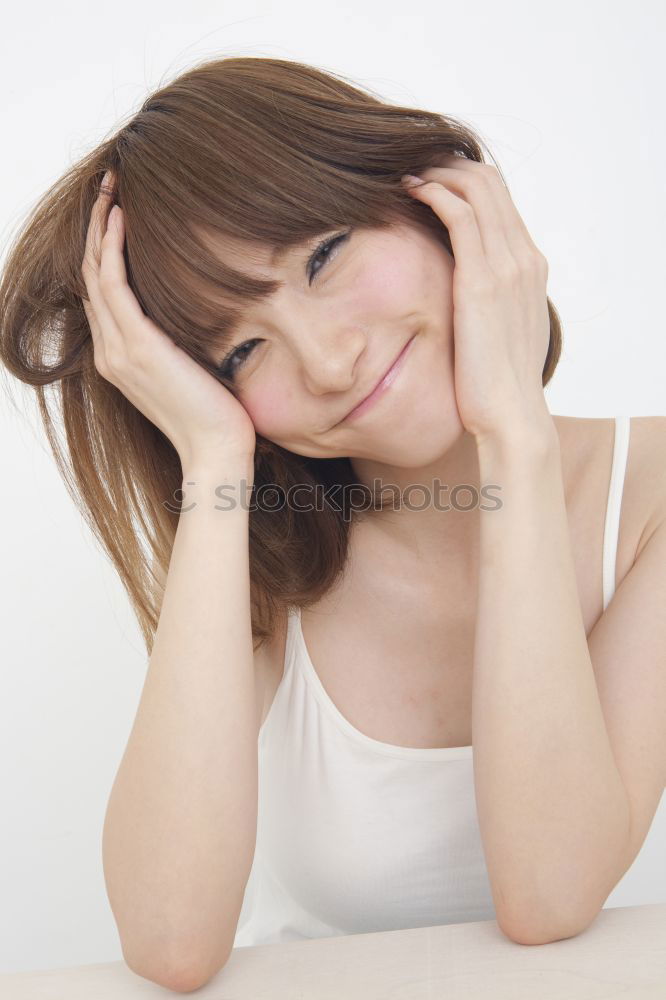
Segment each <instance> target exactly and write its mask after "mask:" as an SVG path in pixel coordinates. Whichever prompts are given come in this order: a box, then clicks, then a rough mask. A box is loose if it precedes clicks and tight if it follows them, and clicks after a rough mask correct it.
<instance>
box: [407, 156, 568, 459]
mask: <svg viewBox="0 0 666 1000" xmlns="http://www.w3.org/2000/svg"><path fill="white" fill-rule="evenodd" d="M442 162H443V163H446V164H447V166H442V167H439V166H438V167H428V168H427V169H426V170H423V171H421V173H420V174H419V177H420V178H422V179H423V181H424V182H425V183H423V184H421V185H418V186H413V187H411V186H408V181H407V180H406V179H405V181H404V186H405V188H406V190H408V191H409V193H410V194H411V195H413V197H415V198H417V199H418V200H419V201H423V202H425V203H426V204H427V205H430V207H431V208H432V209H433V211H434V212H435V213H436V215H437V216H438V217H439V218H440V219H441V221H442V222H443V223H444V225H445V226H446V228H447V229H448V231H449V236H450V239H451V245H452V247H453V253H454V258H455V267H454V272H453V330H454V358H455V360H454V376H455V392H456V401H457V406H458V411H459V413H460V419H461V421H462V423H463V425H464V427H465V428H466V429H467V430H468V431H469V432H470V433H471V434H474V435H475V437H476V438H477V441H479V440H480V439H481V438H483V437H487V436H489V435H490V436H492V435H495V434H501V433H503V432H504V431H505V430H508V429H510V430H514V429H515V428H516V426H517V425H519V426H520V427H524V425H526V424H530V423H532V422H534V421H536V420H543V418H544V416H545V414H548V409H547V406H546V401H545V397H544V394H543V384H542V372H543V366H544V364H545V360H546V354H547V351H548V342H549V336H550V318H549V315H548V304H547V300H546V282H547V278H548V263H547V261H546V258H545V257H544V256H543V254H542V253H541V252H540V251H539V250H538V249H537V247H536V246H535V245H534V243H533V242H532V239H531V237H530V235H529V233H528V231H527V228H526V226H525V224H524V222H523V220H522V219H521V217H520V215H519V214H518V211H517V210H516V207H515V205H514V203H513V201H512V199H511V196H510V195H509V192H508V190H507V188H506V186H505V184H504V183H503V181H502V179H501V177H500V175H499V172H498V171H497V169H496V168H495V167H493V166H490V165H489V164H483V163H477V162H475V161H473V160H467V159H463V158H462V157H460V156H456V155H450V156H446V157H443V158H442ZM408 176H409V175H408Z"/></svg>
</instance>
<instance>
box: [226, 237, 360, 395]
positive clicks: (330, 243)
mask: <svg viewBox="0 0 666 1000" xmlns="http://www.w3.org/2000/svg"><path fill="white" fill-rule="evenodd" d="M349 232H350V231H348V232H346V233H340V234H339V235H338V236H333V237H332V238H331V239H328V240H325V241H324V242H323V243H320V244H319V246H318V247H317V248H316V250H315V251H314V253H313V254H312V256H311V257H310V259H309V260H308V263H307V265H306V269H305V272H306V274H307V277H308V284H312V282H313V280H315V279H316V277H317V275H318V274H319V271H321V270H322V268H321V267H320V268H319V269H318V270H317V271H313V265H314V263H315V261H316V260H317V258H318V257H319V255H320V254H324V252H325V251H328V253H327V254H326V255H325V260H326V261H328V260H329V258H330V251H331V250H332V249H333V247H334V246H337V245H338V244H339V243H343V242H344V241H345V240H346V239H347V237H348V236H349ZM258 343H260V341H259V340H258V339H256V338H255V339H254V340H246V341H245V343H244V344H240V345H239V346H238V347H234V348H233V350H231V351H229V353H228V354H227V356H226V357H225V358H223V360H222V361H221V363H220V365H219V367H218V373H219V374H220V376H221V377H222V378H224V379H226V380H227V381H228V382H232V383H233V381H234V379H235V377H236V374H237V373H238V371H239V370H240V369H241V368H242V367H243V365H244V364H245V362H246V361H247V359H248V358H249V356H250V354H251V353H252V350H250V352H249V353H248V354H247V355H246V356H245V357H244V358H243V360H242V361H241V362H240V364H238V365H237V366H236V368H234V367H233V365H232V362H233V361H235V359H236V357H237V355H239V354H241V353H242V352H243V351H244V350H246V349H247V348H248V347H251V348H252V347H254V345H255V344H258Z"/></svg>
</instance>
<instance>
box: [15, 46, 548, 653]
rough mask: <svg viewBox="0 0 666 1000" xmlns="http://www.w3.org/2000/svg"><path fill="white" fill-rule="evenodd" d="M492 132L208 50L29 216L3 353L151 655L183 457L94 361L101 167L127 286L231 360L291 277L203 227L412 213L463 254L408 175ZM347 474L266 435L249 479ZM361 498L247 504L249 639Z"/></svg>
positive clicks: (321, 78) (477, 152) (306, 594)
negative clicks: (230, 258)
mask: <svg viewBox="0 0 666 1000" xmlns="http://www.w3.org/2000/svg"><path fill="white" fill-rule="evenodd" d="M482 144H483V143H482V140H481V139H480V137H479V136H478V135H477V134H476V133H475V132H474V130H473V129H472V128H471V127H470V126H469V125H468V124H466V123H464V122H462V121H459V120H456V119H454V118H451V117H448V116H446V115H443V114H437V113H434V112H431V111H422V110H419V109H415V108H409V107H400V106H397V105H392V104H386V103H384V102H383V101H382V100H381V99H380V98H379V97H377V96H375V95H373V94H371V93H369V92H364V91H362V90H361V89H359V88H358V87H356V86H355V85H353V84H352V83H350V82H349V81H347V80H346V79H345V78H343V77H341V76H338V75H336V74H332V73H327V72H323V71H321V70H319V69H316V68H313V67H311V66H308V65H304V64H302V63H299V62H292V61H287V60H281V59H266V58H227V59H220V60H213V61H208V62H205V63H203V64H199V65H196V66H194V67H193V68H192V69H190V70H188V71H187V72H185V73H183V74H181V75H180V76H179V77H178V78H177V79H175V80H174V81H173V82H172V83H169V84H167V85H166V86H163V87H161V88H160V89H158V90H156V91H155V92H154V93H152V94H151V95H150V96H149V97H148V98H147V99H146V100H145V101H144V103H143V105H142V106H141V108H140V110H139V111H138V112H137V113H136V114H134V115H132V116H131V118H130V119H129V120H128V121H127V122H126V123H125V124H123V125H122V126H121V127H120V128H118V129H117V130H116V132H115V134H113V135H112V136H111V138H108V139H106V140H105V141H104V142H102V143H101V144H100V145H99V146H98V147H97V148H95V149H94V150H93V151H92V152H91V153H89V154H88V155H86V156H85V157H83V159H81V160H80V161H79V162H78V163H76V164H75V165H74V166H72V167H71V168H70V169H69V170H68V171H67V172H66V173H65V174H64V175H63V177H62V178H61V179H60V180H58V181H57V182H56V183H55V184H54V185H53V186H52V187H51V189H50V190H48V191H47V192H46V193H45V194H44V196H43V197H42V198H41V199H40V201H39V202H38V204H37V205H36V207H35V208H34V209H33V211H32V212H31V213H30V215H29V216H28V218H27V220H26V222H25V224H24V225H23V227H22V229H21V230H20V232H19V234H18V236H17V237H16V238H15V239H14V241H13V242H12V245H11V247H10V251H9V254H8V258H7V262H6V265H5V268H4V273H3V276H2V280H1V283H0V323H1V328H0V331H1V332H0V359H1V360H2V362H3V363H4V365H5V367H6V368H7V369H8V371H9V372H11V374H12V375H14V376H15V377H16V378H17V379H19V380H20V381H21V382H24V383H27V384H28V385H30V386H32V387H33V388H34V389H35V391H36V394H37V400H38V404H39V411H40V416H41V419H42V421H43V424H44V427H45V430H46V434H47V437H48V440H49V443H50V446H51V448H52V451H53V454H54V457H55V460H56V463H57V467H58V469H59V471H60V473H61V475H62V477H63V480H64V482H65V485H66V487H67V489H68V491H69V493H70V495H71V496H72V498H73V500H74V502H75V504H76V505H77V506H78V507H79V509H80V510H81V513H82V515H83V516H84V518H85V519H86V521H87V523H88V524H89V526H90V527H91V529H92V531H93V532H94V534H95V536H96V537H97V538H98V539H99V541H100V542H101V544H102V547H103V548H104V550H105V551H106V553H107V554H108V556H109V557H110V558H111V560H112V561H113V564H114V565H115V567H116V569H117V571H118V573H119V574H120V577H121V579H122V581H123V585H124V586H125V588H126V590H127V592H128V595H129V598H130V601H131V603H132V607H133V610H134V612H135V614H136V615H137V618H138V621H139V625H140V628H141V631H142V634H143V637H144V641H145V643H146V648H147V650H148V653H149V655H150V651H151V650H152V644H153V640H154V635H155V630H156V627H157V622H158V620H159V610H160V608H159V600H158V598H157V596H156V589H155V587H154V581H153V578H152V574H151V570H150V564H151V559H152V558H155V559H156V560H157V561H158V563H159V564H160V566H161V567H162V568H163V570H165V571H166V568H167V567H168V565H169V560H170V555H171V550H172V547H173V542H174V538H175V534H176V528H177V525H178V518H179V516H180V515H179V510H178V506H177V504H176V503H173V498H174V497H175V496H176V495H177V493H178V491H179V490H180V488H181V484H182V469H181V465H180V460H179V456H178V453H177V452H176V450H175V448H174V447H173V445H172V444H171V442H170V441H169V439H168V438H167V437H166V436H165V435H164V434H163V433H162V432H161V431H160V430H159V429H158V428H157V427H156V426H155V425H154V424H153V423H152V422H151V421H149V420H148V419H147V418H146V417H145V416H144V415H143V414H142V413H141V412H140V411H139V410H138V409H137V408H136V407H134V406H133V405H132V404H131V403H130V402H129V401H128V400H127V398H126V397H125V396H124V395H123V394H122V393H121V392H120V391H119V390H118V389H116V388H115V387H114V386H113V385H112V384H111V383H110V382H109V381H107V380H105V379H104V378H103V377H102V376H101V375H100V374H99V373H98V372H97V370H96V368H95V366H94V363H93V343H92V339H91V336H90V330H89V327H88V322H87V319H86V315H85V312H84V309H83V305H82V301H81V300H82V297H86V298H87V291H86V288H85V284H84V282H83V277H82V274H81V264H82V261H83V254H84V246H85V238H86V231H87V228H88V223H89V219H90V212H91V209H92V205H93V202H94V201H95V199H96V197H97V194H98V189H99V184H100V181H101V179H102V176H103V174H104V172H105V171H106V170H107V169H108V168H112V169H113V171H114V173H115V177H116V198H115V200H116V201H117V203H118V204H119V205H120V206H121V207H122V209H123V212H124V221H125V230H126V238H125V264H126V268H127V275H128V282H129V285H130V288H131V289H132V291H133V293H134V295H135V296H136V297H137V299H138V301H139V303H140V305H141V307H142V308H143V310H144V312H145V313H146V314H147V315H148V316H150V317H151V319H152V320H154V322H156V323H157V324H158V325H159V326H160V327H161V329H162V330H163V331H164V332H165V333H166V334H167V335H168V336H169V337H171V338H172V340H173V341H174V342H175V343H177V344H178V345H179V346H180V347H181V348H182V349H183V350H185V351H186V352H187V353H188V354H189V355H190V356H191V357H192V358H194V359H195V360H196V361H198V362H199V363H200V364H202V365H203V366H204V367H205V368H206V369H207V370H208V371H210V372H211V374H214V375H215V376H216V377H218V378H220V375H219V373H217V372H216V371H215V369H214V367H213V364H212V362H211V361H210V354H211V349H212V348H213V347H215V348H216V349H219V348H220V346H222V347H224V337H225V333H226V332H227V331H228V330H229V326H230V324H231V323H232V322H233V321H234V319H235V318H236V317H237V316H238V315H239V314H240V313H241V312H242V309H243V306H244V305H246V304H247V303H248V302H250V301H256V300H258V299H260V298H263V297H265V296H267V295H270V294H271V292H273V291H275V290H276V289H277V287H278V286H279V283H278V282H274V281H262V280H257V279H256V278H251V277H250V276H248V275H246V274H243V273H242V272H239V271H236V270H234V269H232V268H231V267H229V266H227V265H226V264H224V263H223V262H222V261H221V260H220V259H219V256H218V255H216V254H215V252H214V250H213V249H212V248H211V245H210V243H209V242H208V241H207V240H206V234H207V233H212V234H214V235H215V236H216V237H217V238H218V239H219V238H220V237H221V238H222V239H223V238H224V236H225V234H226V235H230V236H231V237H232V238H234V239H240V240H243V241H247V243H248V244H252V243H257V244H263V245H266V244H268V245H270V246H272V247H276V248H278V249H288V248H291V247H294V246H297V245H299V244H302V243H303V242H305V241H306V240H309V239H312V238H313V237H315V236H317V235H318V234H320V233H323V232H330V231H331V230H334V229H336V228H339V227H341V226H347V225H349V226H355V227H375V228H378V229H384V228H387V227H390V226H392V225H393V224H394V223H400V222H403V223H405V222H407V223H409V224H411V225H418V226H423V227H425V229H427V230H429V231H431V232H433V233H434V234H436V235H437V237H438V238H439V239H440V240H441V241H442V243H443V244H444V246H446V248H447V249H448V250H449V252H451V253H452V248H451V243H450V241H449V237H448V232H447V230H446V229H445V227H444V226H442V224H441V222H440V221H439V220H438V219H437V218H436V217H435V215H434V213H433V212H432V210H431V209H430V208H429V207H428V206H427V205H425V204H423V203H420V202H417V201H415V200H414V199H413V198H411V197H410V196H409V195H408V194H406V193H405V192H404V191H403V189H402V186H401V184H400V177H401V176H402V174H404V173H408V172H411V173H414V172H418V170H419V169H424V168H426V167H428V166H434V165H437V163H438V160H439V158H440V157H441V156H442V155H443V154H448V153H458V154H461V155H463V156H466V157H468V158H469V159H472V160H477V161H479V162H487V161H486V160H485V159H484V156H483V153H482ZM491 158H492V154H491ZM493 162H495V161H494V159H493ZM495 165H496V166H497V168H498V170H499V172H500V176H502V174H501V170H500V169H499V166H498V165H497V164H495ZM502 179H503V180H504V178H503V177H502ZM505 183H506V181H505ZM548 310H549V314H550V343H549V348H548V354H547V358H546V362H545V366H544V369H543V375H542V381H543V385H544V386H545V385H546V383H547V382H548V381H549V379H550V378H551V376H552V374H553V372H554V370H555V367H556V365H557V362H558V360H559V356H560V350H561V327H560V321H559V317H558V314H557V312H556V310H555V307H554V306H553V304H552V303H551V301H550V299H548ZM47 387H51V389H52V393H51V394H50V398H49V394H48V393H47V391H46V389H47ZM58 418H60V420H61V422H62V426H63V429H64V441H61V440H59V437H58V428H57V424H58V422H59V421H58ZM354 482H355V479H354V475H353V472H352V468H351V463H350V461H349V459H347V458H334V459H317V458H310V457H303V456H300V455H296V454H293V453H291V452H289V451H286V450H285V449H283V448H280V447H279V446H277V445H275V444H274V443H272V442H270V441H267V440H265V439H262V438H261V437H260V436H259V435H257V448H256V452H255V468H254V483H255V487H256V488H257V489H258V488H259V487H261V486H262V484H268V483H273V484H276V485H277V486H278V487H279V488H281V490H282V491H284V492H283V495H284V494H285V493H286V492H287V491H288V490H289V488H290V487H291V486H295V485H296V484H299V483H300V484H306V486H309V487H310V488H312V489H313V490H314V489H315V488H316V486H317V484H320V489H321V486H323V487H324V488H326V487H330V486H334V485H335V484H338V485H339V486H341V487H342V488H343V490H345V491H347V490H349V487H351V486H352V485H353V484H354ZM344 495H345V496H347V495H348V494H347V493H346V492H345V494H344ZM352 514H353V508H350V507H349V505H348V503H347V502H346V501H345V500H344V499H343V501H342V503H341V504H340V507H339V508H337V507H336V505H331V504H324V506H323V509H317V510H314V511H307V510H306V511H298V512H295V511H294V510H293V509H292V507H291V505H290V504H283V505H282V506H281V509H279V510H269V509H263V508H262V506H261V505H259V506H257V509H256V510H251V511H250V518H249V558H250V575H251V604H252V634H253V644H254V647H255V649H256V648H257V647H258V645H260V644H261V643H262V642H263V641H264V640H265V639H267V638H268V637H269V636H271V635H272V633H273V630H274V627H275V624H276V620H277V615H278V614H279V613H280V612H281V611H282V610H284V609H285V608H286V607H287V606H289V605H295V604H299V605H305V604H308V603H313V602H315V601H316V600H318V599H319V598H320V597H321V596H322V595H323V594H324V593H325V592H326V591H327V590H328V589H329V587H330V586H331V585H332V584H333V583H334V582H335V580H336V578H337V577H338V575H339V574H340V573H341V571H342V569H343V567H344V564H345V559H346V555H347V547H348V541H349V532H350V525H351V523H352V520H353V518H352V516H351V515H352Z"/></svg>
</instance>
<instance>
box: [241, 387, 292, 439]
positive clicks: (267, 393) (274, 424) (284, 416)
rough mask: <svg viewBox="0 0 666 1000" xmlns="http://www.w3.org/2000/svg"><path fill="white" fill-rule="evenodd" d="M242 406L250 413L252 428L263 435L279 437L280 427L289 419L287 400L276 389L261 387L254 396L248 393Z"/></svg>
mask: <svg viewBox="0 0 666 1000" xmlns="http://www.w3.org/2000/svg"><path fill="white" fill-rule="evenodd" d="M243 406H244V407H245V409H246V410H247V412H248V413H249V415H250V419H251V420H252V423H253V424H254V428H255V430H256V431H257V433H258V434H261V435H263V437H269V438H270V437H279V436H280V428H282V427H286V426H287V424H288V421H289V410H290V407H289V400H288V399H286V398H285V396H284V395H283V394H280V393H279V392H278V391H277V390H276V389H270V388H266V389H262V390H261V392H260V393H257V394H256V395H255V396H252V395H248V397H247V398H246V399H244V400H243Z"/></svg>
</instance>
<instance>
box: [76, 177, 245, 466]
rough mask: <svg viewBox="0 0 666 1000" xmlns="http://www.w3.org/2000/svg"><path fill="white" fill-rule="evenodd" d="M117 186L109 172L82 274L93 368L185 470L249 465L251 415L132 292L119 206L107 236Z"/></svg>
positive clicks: (95, 209)
mask: <svg viewBox="0 0 666 1000" xmlns="http://www.w3.org/2000/svg"><path fill="white" fill-rule="evenodd" d="M107 184H108V185H109V187H107ZM112 185H113V177H112V175H111V173H110V172H109V173H108V174H107V175H106V176H105V178H104V180H103V181H102V185H101V187H100V193H99V195H98V197H97V200H96V202H95V204H94V205H93V209H92V212H91V216H90V223H89V225H88V233H87V237H86V249H85V254H84V259H83V264H82V267H81V271H82V274H83V279H84V281H85V284H86V289H87V291H88V296H89V301H88V300H86V299H83V307H84V309H85V312H86V316H87V317H88V323H89V324H90V330H91V334H92V338H93V345H94V360H95V368H96V369H97V371H98V372H99V373H100V375H102V377H103V378H105V379H107V380H108V381H109V382H111V383H112V384H113V385H115V386H116V388H118V389H120V391H121V392H122V393H123V395H125V396H126V397H127V399H129V401H130V402H131V403H132V404H133V405H134V406H136V407H137V409H139V410H140V411H141V412H142V413H143V414H144V416H146V417H147V418H148V420H150V421H152V423H154V424H156V426H157V427H159V429H160V430H161V431H163V433H164V434H166V436H167V437H168V438H169V440H170V441H171V443H172V444H173V446H174V448H175V449H176V451H177V452H178V454H179V456H180V459H181V464H182V465H183V469H186V468H189V467H191V466H192V465H193V464H194V463H196V462H200V461H201V460H203V459H204V458H205V459H206V460H209V461H217V460H218V459H219V458H226V457H228V458H233V459H239V460H248V459H249V460H251V459H252V457H253V455H254V451H255V447H256V434H255V429H254V425H253V423H252V421H251V419H250V416H249V414H248V412H247V410H245V408H244V407H243V406H242V405H241V403H240V402H239V401H238V400H237V399H236V397H235V396H234V395H233V393H231V392H230V391H229V390H228V389H227V388H226V386H224V385H223V384H222V383H221V382H218V381H217V380H216V379H215V377H214V376H213V375H211V374H210V373H209V372H208V371H206V369H205V368H203V367H202V366H201V365H200V364H198V363H197V362H196V361H194V360H193V359H192V358H191V357H190V356H189V355H188V354H186V353H185V351H184V350H182V348H180V347H178V346H177V344H174V342H173V341H172V340H171V339H170V338H169V337H167V335H166V334H165V333H164V331H163V330H161V329H160V328H159V327H158V326H157V325H156V324H155V323H153V321H152V320H151V319H149V317H148V316H146V314H145V313H144V312H143V310H142V308H141V306H140V305H139V302H138V301H137V298H136V296H135V295H134V294H133V292H132V290H131V288H130V287H129V285H128V283H127V272H126V270H125V261H124V258H123V241H124V238H125V229H124V221H123V217H122V211H121V209H120V208H118V207H117V206H116V208H115V211H114V212H113V217H112V218H111V219H110V221H109V224H108V226H107V228H106V232H105V233H104V234H103V235H102V230H103V226H104V217H105V210H106V208H107V205H108V199H109V197H110V196H111V188H112Z"/></svg>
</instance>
